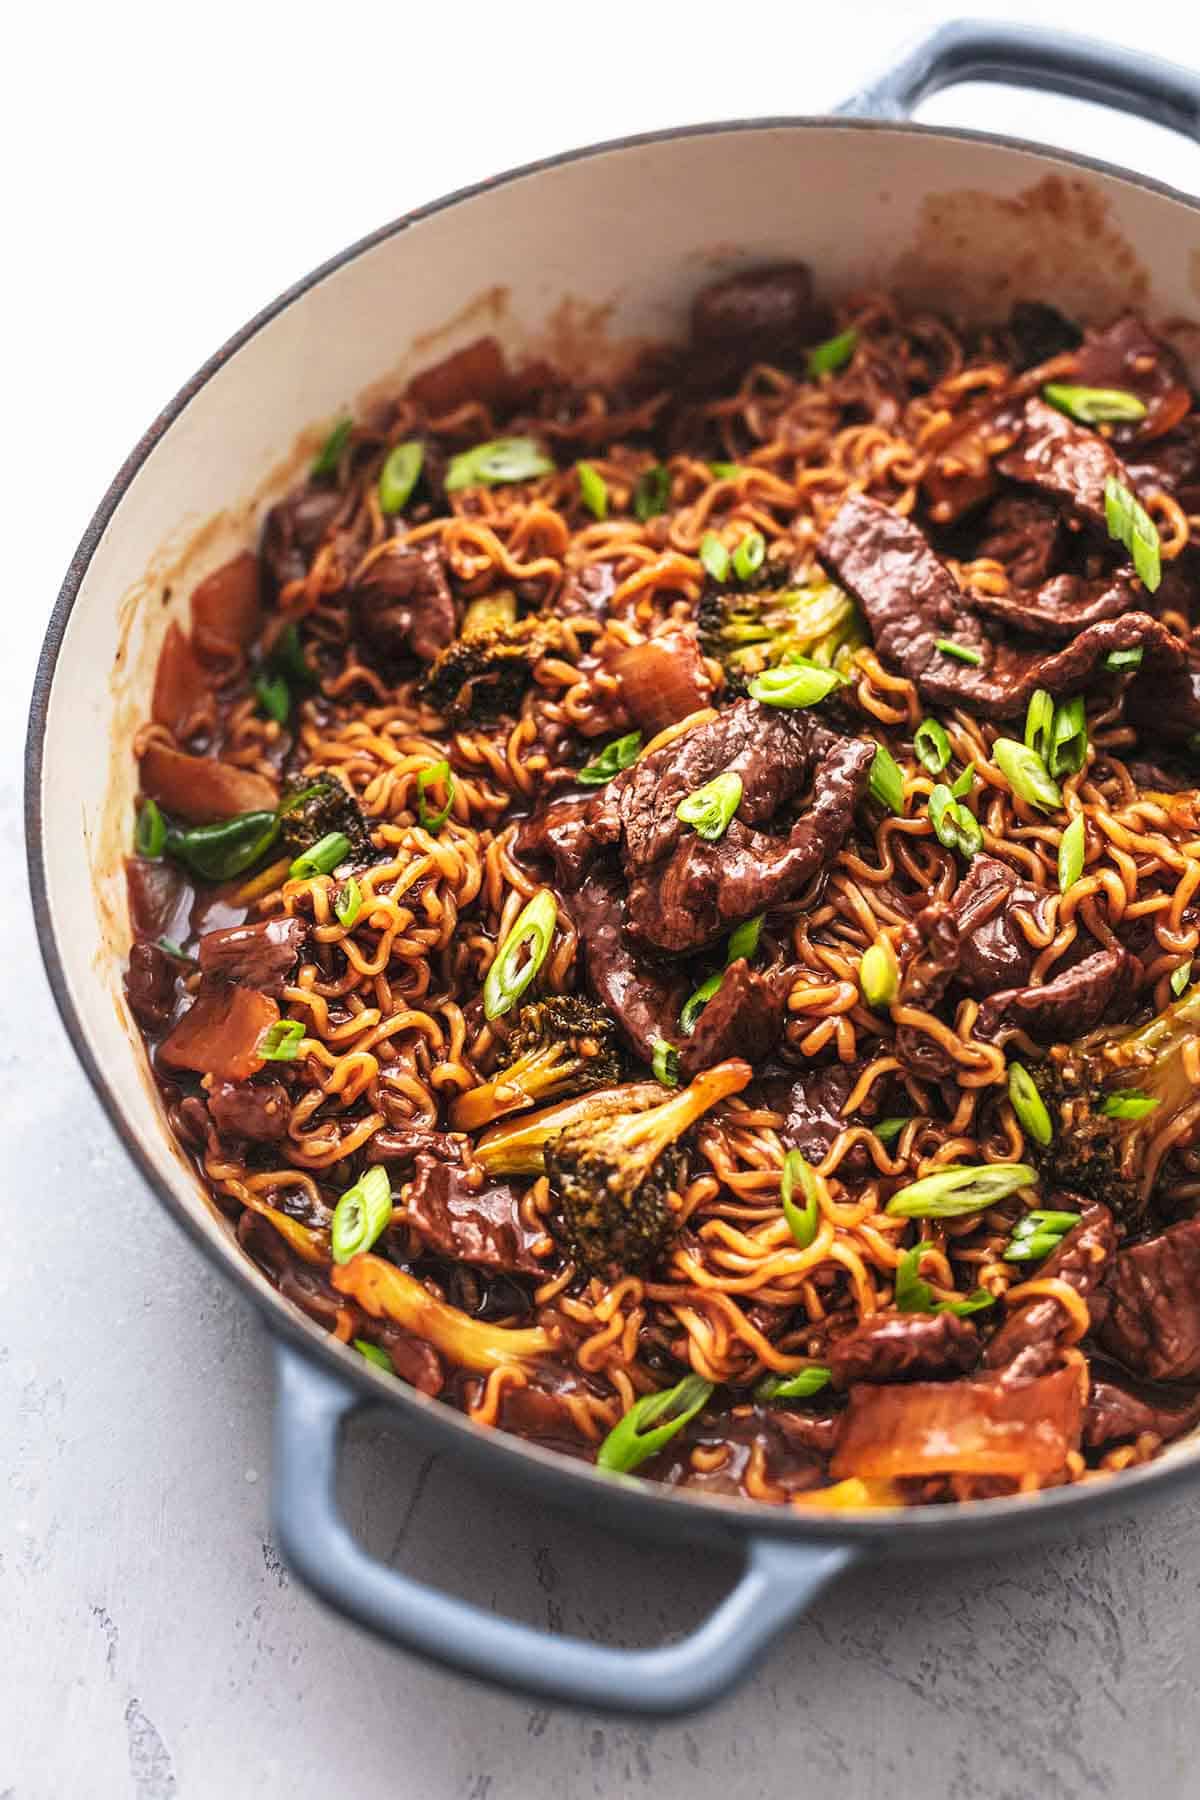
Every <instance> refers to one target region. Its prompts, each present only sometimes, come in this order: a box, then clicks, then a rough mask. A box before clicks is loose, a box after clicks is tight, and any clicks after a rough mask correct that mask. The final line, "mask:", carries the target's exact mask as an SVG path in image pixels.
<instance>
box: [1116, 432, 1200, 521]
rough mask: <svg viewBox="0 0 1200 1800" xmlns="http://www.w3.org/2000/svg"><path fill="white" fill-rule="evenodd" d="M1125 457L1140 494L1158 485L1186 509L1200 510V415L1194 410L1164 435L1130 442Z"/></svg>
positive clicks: (1187, 510) (1189, 511)
mask: <svg viewBox="0 0 1200 1800" xmlns="http://www.w3.org/2000/svg"><path fill="white" fill-rule="evenodd" d="M1125 460H1126V467H1127V468H1128V470H1129V475H1130V479H1131V480H1132V482H1133V484H1134V486H1135V487H1136V488H1137V491H1138V492H1139V494H1145V493H1148V492H1152V491H1153V490H1154V489H1156V488H1158V489H1161V490H1162V492H1164V493H1167V494H1170V495H1171V496H1172V497H1173V498H1174V499H1176V500H1178V502H1179V504H1180V506H1182V508H1183V510H1184V512H1188V513H1194V512H1200V417H1198V416H1197V415H1196V414H1195V413H1194V412H1193V413H1189V414H1188V416H1187V418H1186V419H1183V420H1181V421H1180V424H1179V426H1178V428H1177V429H1176V430H1175V431H1170V432H1168V433H1167V435H1166V436H1165V437H1156V438H1154V439H1153V440H1151V441H1150V442H1149V443H1136V444H1131V445H1130V446H1129V447H1128V449H1127V451H1126V458H1125Z"/></svg>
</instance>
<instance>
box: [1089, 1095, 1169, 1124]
mask: <svg viewBox="0 0 1200 1800" xmlns="http://www.w3.org/2000/svg"><path fill="white" fill-rule="evenodd" d="M1157 1105H1158V1101H1157V1100H1156V1099H1155V1098H1154V1096H1153V1095H1152V1094H1135V1093H1124V1094H1109V1095H1107V1096H1106V1097H1105V1099H1104V1100H1102V1101H1101V1103H1100V1111H1101V1112H1102V1113H1103V1114H1104V1116H1105V1118H1106V1119H1144V1118H1145V1117H1146V1115H1147V1113H1152V1112H1153V1111H1154V1109H1155V1107H1156V1106H1157Z"/></svg>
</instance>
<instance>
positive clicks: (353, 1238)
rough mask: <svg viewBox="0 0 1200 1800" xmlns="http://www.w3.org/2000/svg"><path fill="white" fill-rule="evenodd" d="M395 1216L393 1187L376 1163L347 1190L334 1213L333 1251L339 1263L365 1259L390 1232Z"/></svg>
mask: <svg viewBox="0 0 1200 1800" xmlns="http://www.w3.org/2000/svg"><path fill="white" fill-rule="evenodd" d="M391 1216H392V1184H391V1180H390V1178H389V1176H388V1172H387V1170H386V1169H385V1168H383V1167H381V1166H380V1164H379V1163H376V1164H375V1165H374V1166H373V1167H372V1168H370V1169H368V1170H367V1172H366V1174H365V1175H363V1176H361V1177H360V1178H359V1180H358V1181H356V1182H355V1184H354V1186H353V1187H350V1188H347V1189H346V1191H345V1193H344V1194H343V1195H342V1197H341V1199H340V1200H339V1201H338V1203H337V1205H336V1206H335V1207H334V1209H333V1220H332V1222H331V1224H330V1227H329V1248H330V1250H331V1251H332V1253H333V1260H334V1262H335V1263H348V1262H349V1261H350V1260H351V1259H352V1258H353V1257H355V1256H361V1255H362V1254H363V1252H364V1251H365V1250H369V1249H370V1248H371V1245H372V1244H373V1243H374V1242H375V1241H376V1239H377V1238H378V1237H379V1236H380V1235H381V1233H382V1232H383V1231H384V1230H385V1229H386V1227H387V1225H388V1223H389V1221H390V1220H391Z"/></svg>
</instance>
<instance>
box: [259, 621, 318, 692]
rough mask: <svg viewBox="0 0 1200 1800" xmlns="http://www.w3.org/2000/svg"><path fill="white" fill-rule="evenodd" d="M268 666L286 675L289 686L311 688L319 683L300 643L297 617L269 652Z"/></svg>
mask: <svg viewBox="0 0 1200 1800" xmlns="http://www.w3.org/2000/svg"><path fill="white" fill-rule="evenodd" d="M267 666H268V668H270V669H272V670H274V671H276V672H277V673H278V674H280V675H282V676H284V677H285V679H286V681H287V684H288V686H289V688H291V689H292V690H293V691H294V690H295V689H296V688H311V687H315V686H316V685H317V676H316V673H315V671H314V670H312V669H310V668H309V666H308V663H307V661H306V659H305V655H304V650H303V647H302V645H301V643H300V631H299V628H298V626H297V624H296V621H295V619H289V620H288V622H287V624H286V625H285V626H284V628H283V630H282V631H281V632H280V633H279V636H278V637H277V638H276V639H275V642H274V643H273V644H272V645H271V648H270V650H269V651H268V653H267Z"/></svg>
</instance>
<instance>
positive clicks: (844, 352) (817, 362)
mask: <svg viewBox="0 0 1200 1800" xmlns="http://www.w3.org/2000/svg"><path fill="white" fill-rule="evenodd" d="M857 343H858V332H857V330H856V329H855V327H854V326H853V325H851V326H850V327H849V328H848V329H847V330H846V331H839V332H838V334H837V336H836V337H831V338H826V339H825V341H824V343H822V344H814V345H813V347H812V349H811V350H810V351H809V353H808V358H807V361H808V372H809V374H810V375H811V376H812V377H813V379H814V380H815V379H816V377H817V376H818V375H832V374H833V372H834V370H835V369H840V368H841V367H842V366H843V364H845V363H848V362H849V361H850V358H851V357H852V356H853V355H854V348H855V345H856V344H857Z"/></svg>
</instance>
